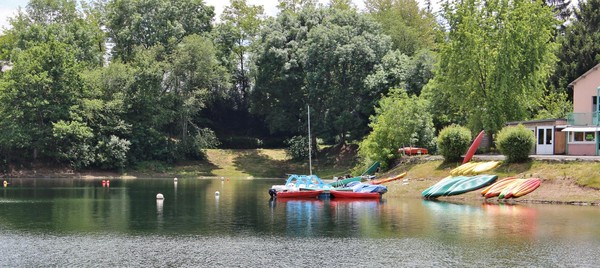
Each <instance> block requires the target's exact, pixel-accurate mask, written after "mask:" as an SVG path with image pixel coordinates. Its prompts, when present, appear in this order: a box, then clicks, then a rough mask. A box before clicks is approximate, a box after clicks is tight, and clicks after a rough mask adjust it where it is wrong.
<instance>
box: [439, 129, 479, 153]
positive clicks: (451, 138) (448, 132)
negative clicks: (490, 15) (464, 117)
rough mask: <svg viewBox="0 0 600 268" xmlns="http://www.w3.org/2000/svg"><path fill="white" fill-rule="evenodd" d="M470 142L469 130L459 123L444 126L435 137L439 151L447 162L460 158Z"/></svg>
mask: <svg viewBox="0 0 600 268" xmlns="http://www.w3.org/2000/svg"><path fill="white" fill-rule="evenodd" d="M470 143H471V131H469V129H468V128H466V127H462V126H459V125H451V126H447V127H445V128H444V129H442V131H440V134H439V135H438V138H437V145H438V149H439V152H440V154H441V155H442V156H444V159H445V160H446V161H447V162H451V161H458V160H460V159H461V156H462V155H463V154H464V153H465V152H466V151H467V149H468V148H469V144H470Z"/></svg>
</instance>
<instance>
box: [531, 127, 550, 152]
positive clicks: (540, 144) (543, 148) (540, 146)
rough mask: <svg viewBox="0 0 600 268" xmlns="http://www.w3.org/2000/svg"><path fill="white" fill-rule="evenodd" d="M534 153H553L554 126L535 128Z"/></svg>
mask: <svg viewBox="0 0 600 268" xmlns="http://www.w3.org/2000/svg"><path fill="white" fill-rule="evenodd" d="M535 153H536V154H554V126H539V127H538V128H537V146H536V150H535Z"/></svg>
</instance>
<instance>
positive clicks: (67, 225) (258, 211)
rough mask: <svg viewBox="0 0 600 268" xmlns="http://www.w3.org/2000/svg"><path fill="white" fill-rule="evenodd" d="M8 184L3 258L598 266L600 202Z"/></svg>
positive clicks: (147, 182)
mask: <svg viewBox="0 0 600 268" xmlns="http://www.w3.org/2000/svg"><path fill="white" fill-rule="evenodd" d="M9 182H10V184H9V185H8V187H6V188H0V266H2V267H40V266H43V267H48V266H51V267H90V266H93V267H115V266H116V267H158V266H169V267H261V266H273V267H314V266H317V267H321V266H332V267H433V266H437V267H439V266H441V267H448V266H451V267H457V266H459V267H475V266H478V267H482V266H496V267H497V266H505V267H506V266H517V265H518V266H527V267H536V266H537V267H565V266H566V267H598V266H600V251H599V249H600V208H598V207H580V206H563V205H496V204H481V203H467V204H460V203H446V202H433V201H424V200H420V199H402V198H387V197H386V196H385V195H384V197H383V199H382V200H381V201H343V200H335V199H332V200H317V199H315V200H288V201H283V200H273V201H271V200H270V199H269V195H268V193H267V191H268V189H269V188H270V186H271V185H273V184H282V183H283V182H284V180H283V179H278V180H274V179H252V180H250V179H231V180H227V179H226V180H221V179H216V178H215V179H179V181H178V182H177V183H175V182H174V181H173V179H150V178H148V179H132V180H111V181H110V187H102V185H101V181H100V180H89V179H88V180H83V179H12V180H9ZM216 191H219V193H220V195H219V196H216V195H215V192H216ZM157 193H162V194H163V195H164V197H165V199H164V200H163V201H157V200H156V194H157Z"/></svg>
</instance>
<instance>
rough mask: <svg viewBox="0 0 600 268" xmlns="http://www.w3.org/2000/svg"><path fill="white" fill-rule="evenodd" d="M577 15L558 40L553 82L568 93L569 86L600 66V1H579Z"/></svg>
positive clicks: (555, 86) (575, 13) (557, 87)
mask: <svg viewBox="0 0 600 268" xmlns="http://www.w3.org/2000/svg"><path fill="white" fill-rule="evenodd" d="M574 15H575V18H574V20H573V22H572V24H571V25H569V26H568V27H567V28H566V30H565V34H564V36H562V37H561V38H559V43H560V44H561V48H560V50H559V52H558V53H557V56H558V59H559V61H558V63H557V65H556V72H555V73H554V75H553V76H552V78H551V80H550V81H551V85H552V86H553V87H554V89H555V90H557V91H564V90H566V89H567V86H568V85H569V83H571V82H573V80H575V79H577V78H578V77H579V76H581V75H583V74H584V73H585V72H587V71H588V70H589V69H591V68H592V67H594V66H595V65H596V64H598V63H600V1H599V0H586V1H579V5H578V6H577V8H575V11H574ZM571 97H572V96H571Z"/></svg>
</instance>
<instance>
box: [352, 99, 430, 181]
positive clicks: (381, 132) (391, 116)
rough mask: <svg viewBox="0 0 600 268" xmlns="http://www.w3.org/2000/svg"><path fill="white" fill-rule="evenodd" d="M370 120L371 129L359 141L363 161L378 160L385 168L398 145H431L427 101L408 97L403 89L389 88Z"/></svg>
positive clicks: (393, 156)
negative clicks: (390, 89) (389, 90)
mask: <svg viewBox="0 0 600 268" xmlns="http://www.w3.org/2000/svg"><path fill="white" fill-rule="evenodd" d="M370 121H371V122H370V123H369V126H370V127H371V128H372V131H371V133H369V135H368V136H367V137H366V138H365V139H364V140H363V141H361V143H360V145H359V152H358V154H359V156H360V157H361V158H362V159H363V162H365V163H372V162H374V161H379V162H381V165H382V168H384V169H385V168H387V167H389V165H390V164H392V161H393V160H394V159H396V158H397V154H398V148H400V147H403V146H417V147H424V148H430V149H431V148H433V146H434V143H435V136H434V129H433V121H432V117H431V114H430V113H429V112H428V103H427V101H426V100H425V99H423V98H420V97H417V96H411V97H409V96H408V94H406V92H404V91H403V90H400V89H395V90H392V91H391V92H390V93H389V95H388V96H386V97H384V98H382V99H381V100H380V101H379V106H378V107H377V108H376V109H375V115H373V116H372V117H371V118H370Z"/></svg>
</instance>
